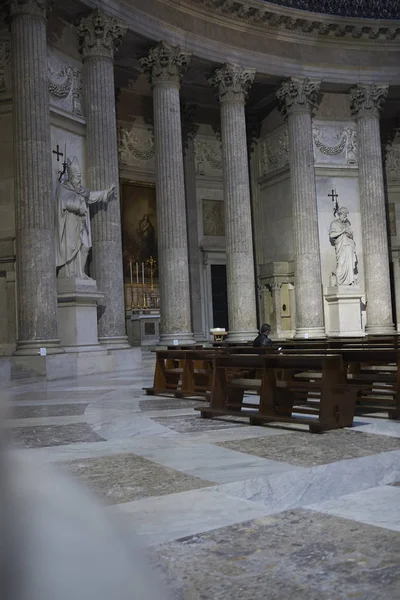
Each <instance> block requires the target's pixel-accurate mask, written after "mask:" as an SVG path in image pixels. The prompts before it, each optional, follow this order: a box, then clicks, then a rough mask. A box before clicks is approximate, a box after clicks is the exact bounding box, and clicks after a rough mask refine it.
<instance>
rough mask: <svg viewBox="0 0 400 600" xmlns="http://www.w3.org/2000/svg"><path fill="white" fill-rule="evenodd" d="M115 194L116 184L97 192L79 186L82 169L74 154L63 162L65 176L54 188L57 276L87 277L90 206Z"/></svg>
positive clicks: (107, 200)
mask: <svg viewBox="0 0 400 600" xmlns="http://www.w3.org/2000/svg"><path fill="white" fill-rule="evenodd" d="M114 197H115V184H113V185H112V186H111V187H110V188H108V189H107V190H104V191H100V192H91V191H89V190H87V189H86V188H85V187H84V186H83V185H82V172H81V168H80V166H79V163H78V161H77V159H76V157H74V158H73V159H72V160H70V159H68V160H67V163H66V176H65V177H64V178H62V179H61V181H59V183H58V185H57V191H56V263H57V269H58V274H57V275H58V277H76V278H78V279H90V278H89V276H88V275H87V272H86V263H87V258H88V254H89V250H90V248H91V246H92V237H91V233H90V213H89V205H90V204H95V203H97V202H103V203H107V202H109V201H110V200H112V199H113V198H114Z"/></svg>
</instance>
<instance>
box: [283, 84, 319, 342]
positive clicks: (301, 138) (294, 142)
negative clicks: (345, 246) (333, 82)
mask: <svg viewBox="0 0 400 600" xmlns="http://www.w3.org/2000/svg"><path fill="white" fill-rule="evenodd" d="M318 92H319V83H317V82H314V81H310V80H308V79H296V78H292V79H289V80H288V81H285V82H284V83H283V84H282V86H281V87H280V88H279V90H278V92H277V97H278V100H279V101H280V110H281V112H282V114H283V115H284V117H286V118H287V121H288V131H289V158H290V183H291V192H292V218H293V241H294V252H295V264H296V272H295V295H296V333H295V337H296V338H305V337H309V338H320V337H325V325H324V309H323V296H322V276H321V254H320V248H319V235H318V211H317V191H316V186H315V171H314V152H313V138H312V109H313V107H314V106H315V104H316V101H317V96H318Z"/></svg>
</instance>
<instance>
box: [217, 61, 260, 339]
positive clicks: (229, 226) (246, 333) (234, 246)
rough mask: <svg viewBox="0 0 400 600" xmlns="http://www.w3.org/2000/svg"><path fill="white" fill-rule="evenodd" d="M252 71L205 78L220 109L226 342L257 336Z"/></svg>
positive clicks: (233, 68) (232, 68) (229, 70)
mask: <svg viewBox="0 0 400 600" xmlns="http://www.w3.org/2000/svg"><path fill="white" fill-rule="evenodd" d="M253 80H254V70H252V69H243V68H242V67H239V66H238V65H233V64H225V65H223V66H222V67H220V68H219V69H217V70H216V71H215V73H214V75H213V76H212V77H211V78H210V79H209V84H210V85H211V86H213V87H216V88H217V91H218V99H219V102H220V107H221V133H222V156H223V174H224V201H225V236H226V266H227V269H226V278H227V286H228V315H229V335H228V341H230V342H242V341H243V342H245V341H248V340H251V339H254V337H255V336H256V335H257V318H256V296H255V280H254V259H253V239H252V225H251V206H250V185H249V165H248V157H247V140H246V118H245V111H244V107H245V99H246V95H247V92H248V89H249V88H250V86H251V84H252V82H253Z"/></svg>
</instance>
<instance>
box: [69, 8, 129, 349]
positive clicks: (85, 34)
mask: <svg viewBox="0 0 400 600" xmlns="http://www.w3.org/2000/svg"><path fill="white" fill-rule="evenodd" d="M125 31H126V29H125V27H124V26H123V25H122V24H121V23H119V22H118V21H117V20H116V19H115V18H113V17H110V16H109V15H107V14H105V13H104V12H102V11H100V10H94V11H93V12H91V13H90V14H89V16H88V17H85V18H84V19H82V21H81V23H80V25H79V26H78V35H79V38H80V42H81V50H82V56H83V62H84V69H85V83H86V86H85V95H86V131H87V133H86V156H87V175H88V187H89V188H90V189H91V190H104V189H106V188H108V187H110V186H111V185H112V184H115V186H116V194H115V195H116V197H115V198H114V200H111V201H110V202H109V203H108V204H107V206H104V204H103V203H99V204H98V205H97V204H96V205H94V206H92V207H91V227H92V276H93V278H94V279H95V280H96V282H97V286H98V288H99V289H100V291H101V292H103V294H104V300H103V301H101V302H102V303H101V305H100V307H99V322H98V332H99V341H100V343H102V344H104V345H107V346H111V347H116V346H121V345H122V347H124V346H126V345H127V337H126V335H125V307H124V279H123V270H122V242H121V214H120V201H119V172H118V145H117V122H116V111H115V88H114V51H115V49H116V46H117V44H118V43H119V41H120V40H121V38H122V36H123V35H124V34H125Z"/></svg>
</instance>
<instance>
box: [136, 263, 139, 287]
mask: <svg viewBox="0 0 400 600" xmlns="http://www.w3.org/2000/svg"><path fill="white" fill-rule="evenodd" d="M136 283H139V263H136Z"/></svg>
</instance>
